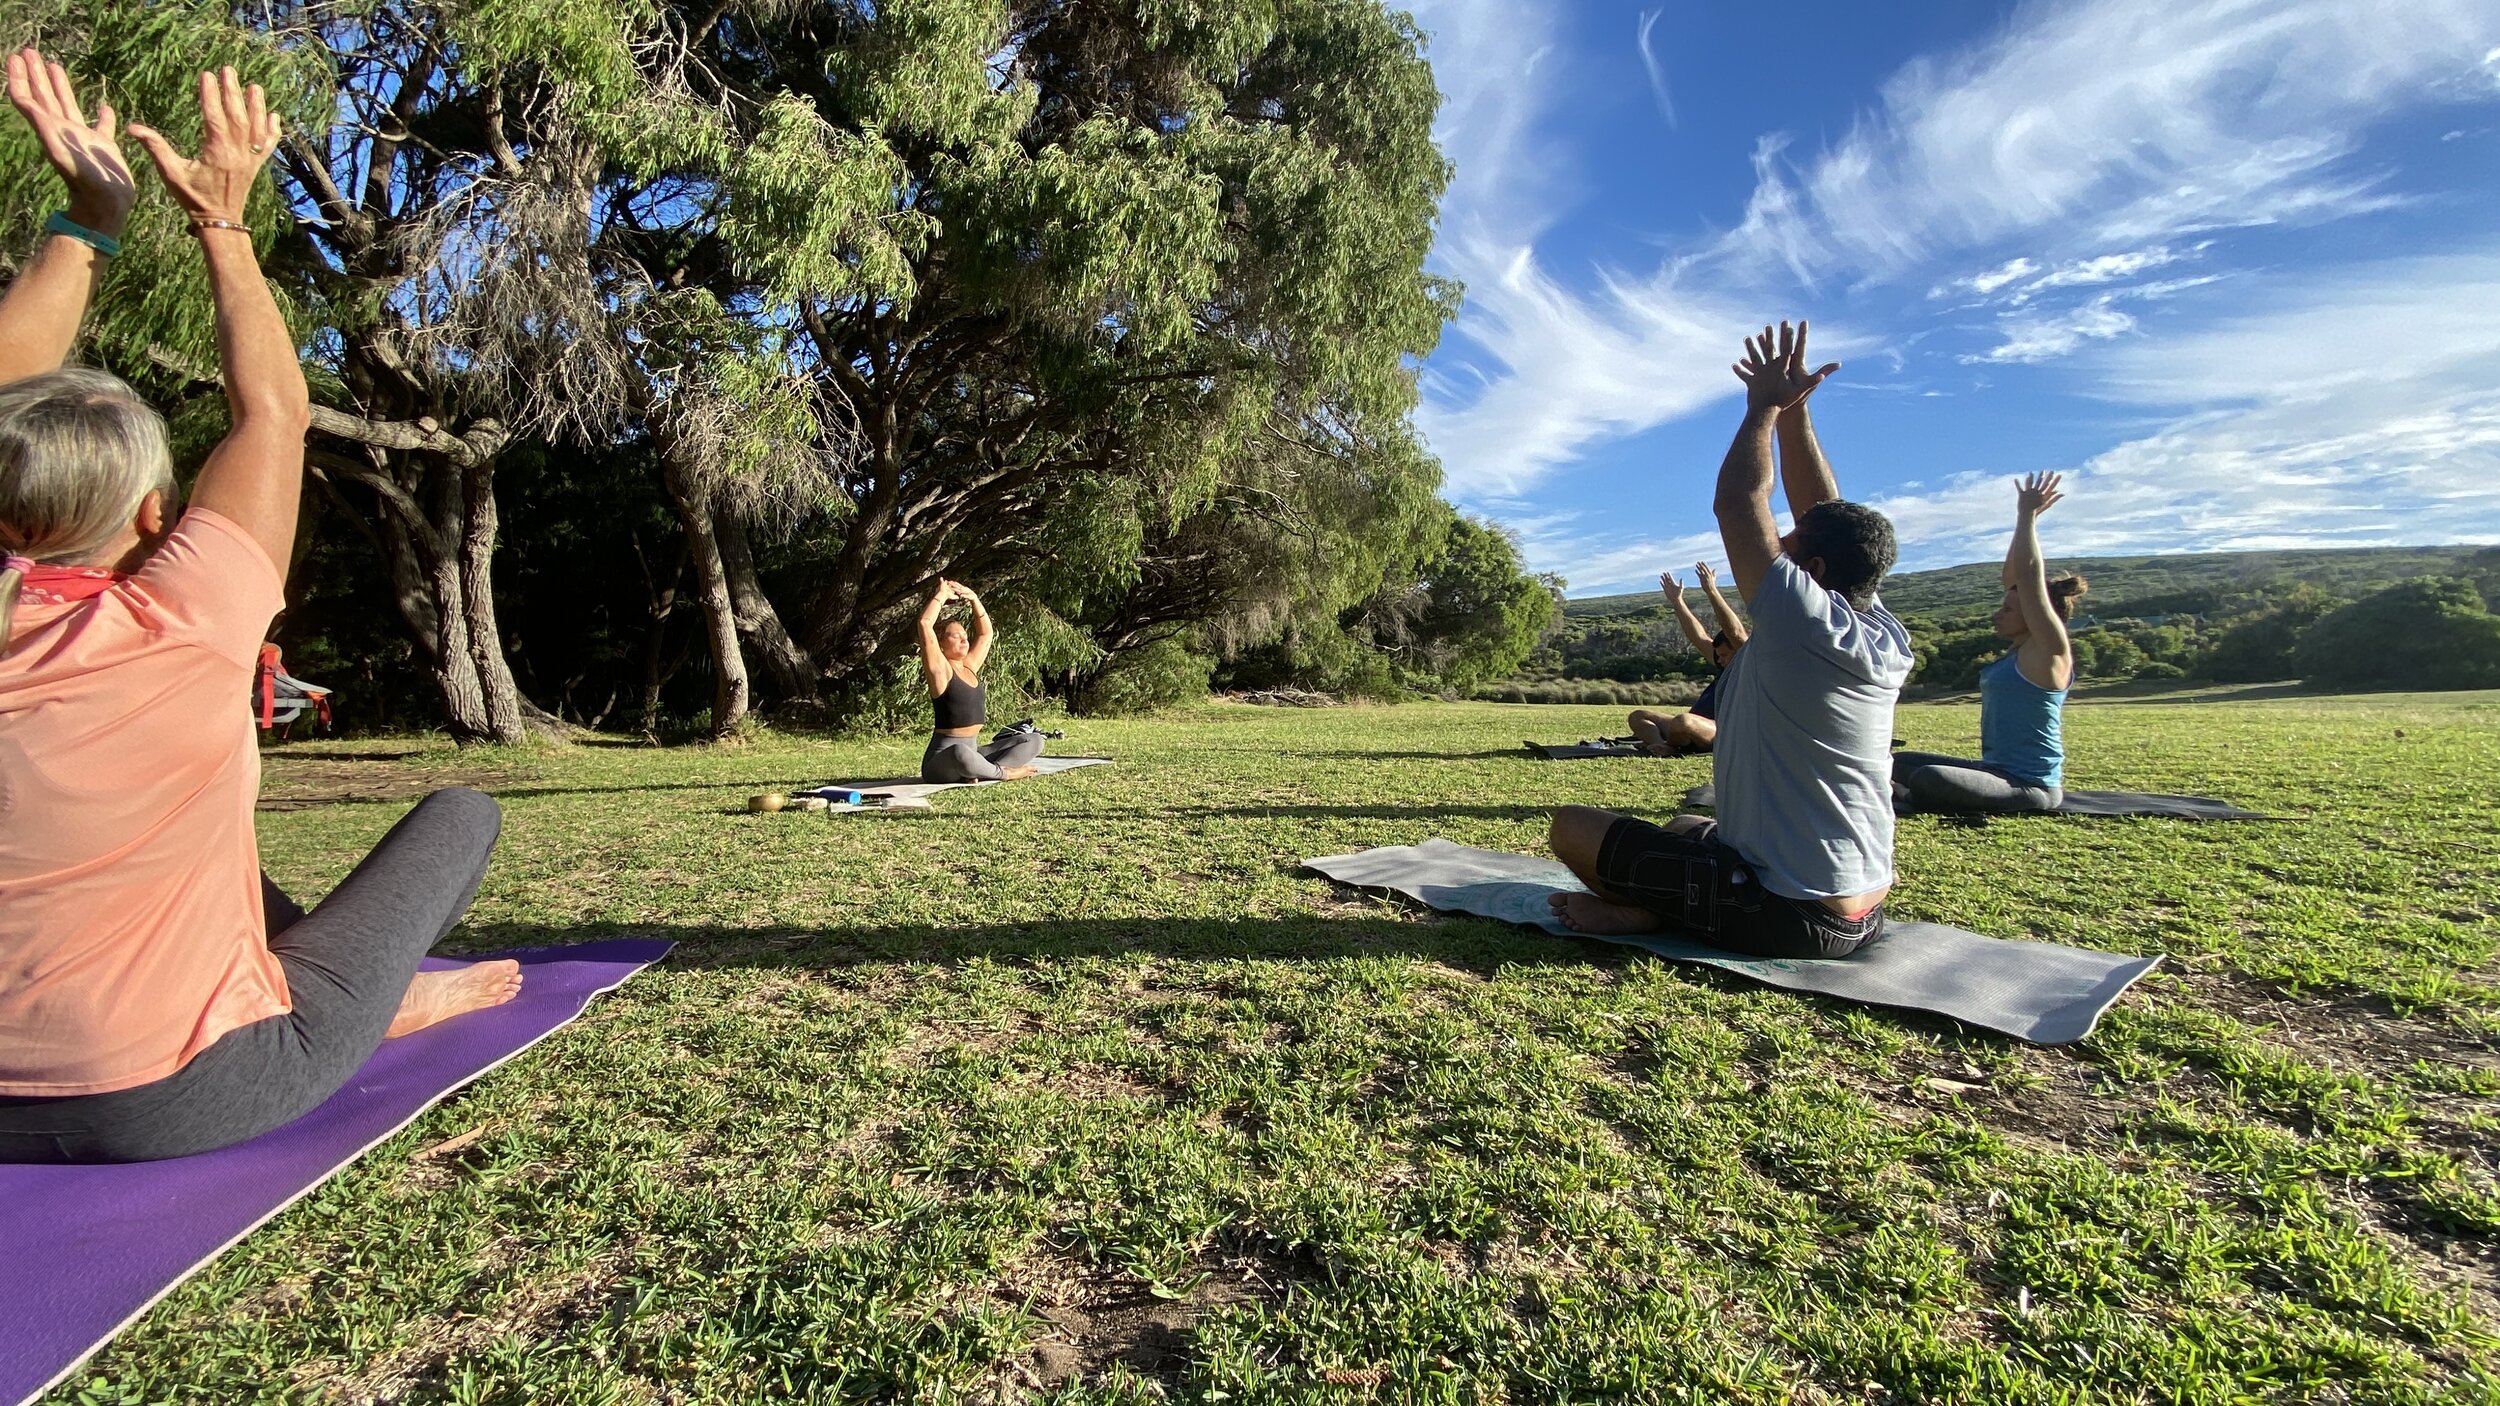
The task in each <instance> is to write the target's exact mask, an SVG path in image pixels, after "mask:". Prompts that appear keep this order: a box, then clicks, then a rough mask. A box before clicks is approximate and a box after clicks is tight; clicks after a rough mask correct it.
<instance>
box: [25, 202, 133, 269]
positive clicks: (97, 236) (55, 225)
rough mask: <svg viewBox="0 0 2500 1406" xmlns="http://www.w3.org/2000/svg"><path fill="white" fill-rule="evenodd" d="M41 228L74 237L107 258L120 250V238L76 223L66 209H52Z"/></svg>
mask: <svg viewBox="0 0 2500 1406" xmlns="http://www.w3.org/2000/svg"><path fill="white" fill-rule="evenodd" d="M43 229H44V233H46V234H58V235H64V236H67V237H68V238H71V239H75V240H77V241H78V242H79V243H81V244H84V245H86V246H87V247H88V248H90V249H93V250H94V251H96V252H97V253H99V254H102V255H103V256H104V257H106V258H108V259H110V258H116V257H118V256H119V255H120V254H121V251H122V242H121V241H120V240H118V239H115V238H114V237H113V236H111V235H109V234H104V233H101V232H99V231H96V230H91V229H89V228H87V227H86V226H85V225H82V224H80V223H78V222H77V221H76V220H73V219H71V218H70V217H69V212H68V211H67V210H55V211H53V212H52V218H51V219H48V220H46V221H44V222H43Z"/></svg>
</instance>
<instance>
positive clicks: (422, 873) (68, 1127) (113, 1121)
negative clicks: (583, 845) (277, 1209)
mask: <svg viewBox="0 0 2500 1406" xmlns="http://www.w3.org/2000/svg"><path fill="white" fill-rule="evenodd" d="M502 824H503V820H502V813H501V812H500V811H498V810H497V809H496V808H495V803H494V802H493V801H491V800H489V799H487V798H486V797H485V796H484V795H482V794H481V793H479V792H476V791H470V790H465V789H461V790H450V791H437V792H435V793H434V794H433V795H431V796H428V797H426V798H425V799H424V800H422V801H419V802H418V803H417V808H416V809H414V810H412V811H410V812H408V814H407V815H406V816H404V817H402V818H401V820H400V822H399V823H398V824H397V825H394V826H392V827H391V832H390V833H389V834H387V835H385V836H383V837H382V843H380V844H378V845H376V846H374V848H373V853H371V854H369V855H367V856H365V859H364V862H363V863H361V864H358V865H357V866H356V869H355V872H353V873H351V874H349V875H348V876H347V878H346V879H345V880H344V881H342V882H341V883H340V884H339V886H338V887H337V888H336V889H333V890H332V891H331V893H330V896H329V897H327V898H325V899H323V900H321V903H320V904H319V906H317V907H315V908H314V909H313V911H312V912H311V913H310V914H307V913H305V912H304V910H303V909H301V908H298V907H297V906H295V903H294V901H293V900H292V899H289V898H288V897H287V896H286V895H285V894H283V893H281V892H279V891H278V887H277V885H275V884H272V883H270V882H269V880H268V878H267V876H265V875H264V876H263V877H262V879H261V896H262V899H263V901H264V906H265V907H266V909H267V913H268V923H269V950H270V952H272V953H273V954H275V955H276V957H277V959H278V965H279V966H280V967H282V968H284V969H285V971H286V985H287V996H288V1004H289V1005H291V1006H292V1007H293V1008H294V1009H292V1010H290V1011H288V1012H286V1013H285V1014H284V1015H273V1016H271V1017H269V1018H268V1019H266V1020H261V1021H255V1022H253V1023H252V1024H250V1025H246V1026H242V1027H240V1028H238V1029H235V1030H230V1031H228V1032H226V1034H225V1035H223V1036H221V1037H220V1038H219V1039H218V1040H217V1042H216V1043H215V1044H212V1045H210V1046H209V1047H208V1048H207V1049H205V1050H202V1051H200V1052H199V1053H198V1054H197V1055H194V1056H192V1059H191V1062H190V1063H188V1064H186V1065H184V1066H183V1067H182V1068H181V1069H179V1070H177V1071H175V1072H174V1073H172V1074H169V1075H167V1076H166V1077H164V1078H162V1079H159V1080H157V1081H155V1082H154V1083H149V1084H141V1085H139V1086H138V1087H137V1088H131V1089H116V1090H114V1091H113V1092H111V1093H102V1094H78V1095H73V1096H71V1097H68V1098H0V1162H153V1161H156V1160H159V1159H161V1158H166V1157H187V1156H190V1155H191V1154H193V1153H197V1152H208V1151H211V1150H214V1149H216V1148H220V1147H226V1146H229V1145H231V1144H234V1143H238V1142H242V1141H244V1140H245V1139H247V1138H251V1137H256V1136H258V1135H260V1134H261V1133H264V1132H267V1131H268V1130H270V1129H271V1128H274V1127H277V1126H278V1125H280V1124H282V1123H288V1122H292V1121H294V1120H295V1119H296V1118H297V1117H298V1116H300V1115H302V1114H304V1113H307V1112H310V1111H311V1110H312V1108H313V1107H314V1106H315V1105H317V1104H319V1103H320V1102H321V1101H322V1100H323V1099H326V1098H328V1097H329V1096H330V1095H331V1094H333V1093H336V1092H337V1091H338V1089H339V1087H340V1086H341V1085H343V1084H345V1083H346V1082H347V1080H348V1077H349V1076H350V1075H352V1074H354V1073H355V1072H356V1070H357V1068H358V1066H360V1065H362V1064H363V1063H364V1062H365V1060H366V1058H367V1057H368V1056H370V1055H371V1054H372V1053H373V1051H374V1049H375V1047H376V1046H379V1045H380V1044H381V1043H382V1033H383V1032H384V1031H385V1030H388V1029H389V1028H390V1024H391V1017H392V1016H394V1015H396V1014H398V1013H399V1002H400V998H401V997H402V996H404V995H406V994H407V991H408V983H409V981H410V979H411V978H413V977H415V975H416V974H417V962H418V960H419V959H420V958H422V957H424V956H425V954H426V950H427V949H428V948H431V947H432V946H433V945H434V944H435V943H436V942H438V941H440V940H441V939H442V937H443V935H444V934H445V933H448V932H450V931H451V929H452V925H453V924H455V923H457V922H459V921H460V915H461V914H463V913H466V912H467V911H468V910H469V900H471V899H473V898H475V897H476V896H477V886H478V884H479V883H480V882H481V881H483V880H484V879H485V877H486V861H487V859H488V857H489V856H490V855H492V854H493V853H494V849H495V837H496V835H497V834H498V832H499V831H500V830H501V828H502Z"/></svg>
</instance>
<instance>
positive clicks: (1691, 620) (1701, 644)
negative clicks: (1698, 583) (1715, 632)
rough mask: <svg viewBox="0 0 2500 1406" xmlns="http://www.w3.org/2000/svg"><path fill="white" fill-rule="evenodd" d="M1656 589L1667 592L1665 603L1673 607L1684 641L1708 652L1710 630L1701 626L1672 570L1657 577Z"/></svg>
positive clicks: (1699, 619) (1681, 583)
mask: <svg viewBox="0 0 2500 1406" xmlns="http://www.w3.org/2000/svg"><path fill="white" fill-rule="evenodd" d="M1658 589H1659V590H1662V591H1664V592H1666V593H1667V604H1668V605H1670V606H1672V607H1674V609H1675V623H1676V624H1678V625H1680V626H1682V627H1683V629H1684V639H1685V642H1686V643H1688V644H1690V645H1691V646H1692V647H1693V648H1695V649H1698V650H1700V651H1701V652H1702V653H1704V654H1708V653H1709V652H1710V632H1709V631H1708V630H1705V629H1703V628H1702V627H1701V617H1700V616H1698V615H1695V614H1694V613H1693V607H1692V604H1691V603H1690V602H1688V601H1686V600H1685V599H1684V583H1683V582H1681V581H1678V580H1676V579H1675V573H1674V572H1672V571H1668V572H1662V573H1660V574H1659V577H1658Z"/></svg>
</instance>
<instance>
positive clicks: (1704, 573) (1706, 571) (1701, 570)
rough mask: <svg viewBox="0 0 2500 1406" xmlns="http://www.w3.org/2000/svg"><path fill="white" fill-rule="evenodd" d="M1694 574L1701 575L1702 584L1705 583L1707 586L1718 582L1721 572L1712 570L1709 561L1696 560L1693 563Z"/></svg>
mask: <svg viewBox="0 0 2500 1406" xmlns="http://www.w3.org/2000/svg"><path fill="white" fill-rule="evenodd" d="M1693 574H1694V575H1695V576H1698V577H1700V578H1701V584H1703V585H1705V586H1708V585H1712V584H1714V583H1716V582H1717V581H1718V579H1719V573H1717V572H1716V571H1713V570H1711V569H1710V563H1708V562H1706V561H1697V562H1694V563H1693Z"/></svg>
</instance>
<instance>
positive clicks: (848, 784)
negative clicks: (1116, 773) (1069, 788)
mask: <svg viewBox="0 0 2500 1406" xmlns="http://www.w3.org/2000/svg"><path fill="white" fill-rule="evenodd" d="M1109 765H1111V758H1109V757H1035V758H1034V759H1033V770H1034V771H1035V772H1037V773H1038V774H1040V775H1043V776H1057V775H1058V774H1059V773H1061V772H1063V771H1074V770H1076V769H1077V768H1078V767H1082V766H1109ZM1005 784H1006V783H1004V782H1000V781H923V780H921V779H919V778H918V777H914V776H903V777H896V778H894V779H892V780H888V781H835V782H830V783H828V784H826V785H823V786H818V787H816V788H814V789H813V790H807V791H793V792H791V793H790V794H792V795H794V796H822V797H824V798H825V799H827V800H829V801H831V800H836V798H837V797H839V796H841V795H842V794H843V793H844V792H846V791H847V792H854V793H856V794H858V795H862V796H886V797H890V798H895V799H909V800H925V799H926V798H928V797H930V796H934V795H936V794H937V793H938V792H940V791H954V790H959V789H961V788H963V787H966V786H1001V785H1005ZM836 808H837V809H839V808H841V807H840V805H839V802H838V801H836Z"/></svg>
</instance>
